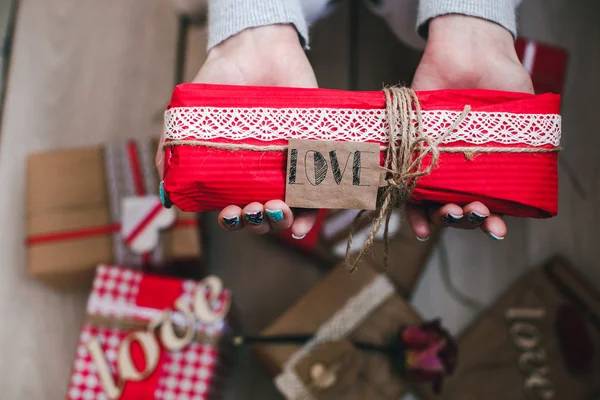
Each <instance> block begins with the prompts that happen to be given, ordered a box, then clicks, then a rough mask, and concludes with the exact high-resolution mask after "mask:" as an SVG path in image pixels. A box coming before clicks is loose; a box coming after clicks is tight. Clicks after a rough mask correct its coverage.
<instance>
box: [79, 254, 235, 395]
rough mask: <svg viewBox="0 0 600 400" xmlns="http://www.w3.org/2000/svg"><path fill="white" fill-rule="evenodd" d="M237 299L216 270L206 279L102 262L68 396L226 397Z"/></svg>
mask: <svg viewBox="0 0 600 400" xmlns="http://www.w3.org/2000/svg"><path fill="white" fill-rule="evenodd" d="M230 305H231V294H230V292H229V291H228V290H227V289H224V288H223V286H222V282H221V280H220V279H219V278H217V277H215V276H209V277H206V278H205V279H203V280H202V281H199V282H198V281H193V280H178V279H172V278H166V277H164V276H159V275H152V274H144V273H142V272H139V271H136V270H132V269H127V268H121V267H115V266H106V265H101V266H99V267H98V268H97V271H96V276H95V279H94V285H93V290H92V293H91V295H90V297H89V300H88V305H87V315H86V320H85V322H84V325H83V327H82V329H81V335H80V338H79V344H78V346H77V352H76V356H75V363H74V366H73V371H72V376H71V380H70V383H69V387H68V391H67V399H68V400H115V399H119V400H163V399H164V400H168V399H176V400H183V399H188V400H190V399H194V400H206V399H215V398H219V394H220V388H221V386H222V384H223V381H224V378H225V374H226V359H227V357H228V351H229V350H228V349H229V346H228V345H227V344H228V343H229V344H231V332H232V328H231V324H230V323H229V320H230V317H229V315H228V314H229V312H230Z"/></svg>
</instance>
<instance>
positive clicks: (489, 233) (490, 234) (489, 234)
mask: <svg viewBox="0 0 600 400" xmlns="http://www.w3.org/2000/svg"><path fill="white" fill-rule="evenodd" d="M488 236H489V237H491V238H492V239H494V240H504V237H500V236H496V235H494V234H493V233H492V232H488Z"/></svg>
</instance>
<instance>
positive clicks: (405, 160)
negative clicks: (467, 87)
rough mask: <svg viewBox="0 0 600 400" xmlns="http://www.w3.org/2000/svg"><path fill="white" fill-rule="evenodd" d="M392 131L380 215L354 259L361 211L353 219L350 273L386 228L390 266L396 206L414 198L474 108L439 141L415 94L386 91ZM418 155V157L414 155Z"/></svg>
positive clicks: (407, 90)
mask: <svg viewBox="0 0 600 400" xmlns="http://www.w3.org/2000/svg"><path fill="white" fill-rule="evenodd" d="M384 93H385V100H386V101H385V104H386V111H387V113H386V114H387V123H388V129H389V145H388V150H387V152H386V155H385V162H384V170H385V171H386V172H387V178H386V181H387V183H388V185H387V186H386V187H385V188H384V189H383V191H382V193H381V196H380V199H382V200H381V201H380V203H381V204H380V205H379V213H378V215H377V217H375V218H374V219H373V223H372V226H371V230H370V232H369V236H368V237H367V240H366V241H365V243H364V244H363V246H362V248H361V250H360V251H359V253H358V254H357V255H356V256H354V257H352V253H351V252H352V236H353V234H354V232H355V231H356V229H357V227H358V223H359V220H360V218H361V217H362V214H363V213H362V212H361V213H358V215H357V216H356V217H355V218H354V221H353V222H352V225H351V227H350V234H349V235H348V244H347V246H346V265H347V267H348V270H349V271H350V272H352V271H355V270H356V268H357V265H358V263H359V262H360V261H361V260H362V259H363V258H364V256H365V255H366V254H367V253H368V251H369V250H370V249H371V247H372V246H373V243H374V242H375V239H376V236H377V232H379V230H380V229H381V226H382V225H383V226H384V235H383V241H384V254H383V257H384V267H385V268H387V265H388V254H389V222H390V217H391V214H392V210H393V208H394V207H399V206H401V205H402V204H403V203H405V202H406V201H407V200H408V199H409V198H410V196H411V195H412V192H413V190H414V189H415V187H416V185H417V181H418V180H419V178H420V177H422V176H425V175H428V174H429V173H431V171H432V170H433V168H434V167H435V165H436V163H437V161H438V158H439V155H440V151H439V149H438V145H439V143H440V142H441V141H443V140H444V138H445V137H446V136H448V135H449V134H451V133H452V132H453V131H454V130H455V129H456V128H457V127H458V126H459V125H460V123H461V122H462V121H463V120H464V119H465V118H466V117H467V115H468V114H469V112H470V111H471V107H470V106H469V105H466V106H465V108H464V109H463V111H462V112H461V113H460V115H459V116H458V117H457V118H456V120H455V121H454V122H453V123H452V125H450V127H449V128H448V129H447V130H446V132H444V134H442V135H441V136H440V137H439V138H438V139H437V140H433V139H432V138H431V137H429V136H427V135H425V133H424V129H423V119H422V113H421V105H420V103H419V99H418V98H417V95H416V93H415V92H414V91H413V90H412V89H410V88H407V87H399V88H398V87H392V88H386V89H384ZM413 110H414V112H415V119H416V135H413V133H412V129H411V120H412V113H413ZM415 155H416V156H415ZM429 155H431V161H430V162H429V164H428V165H426V166H425V167H424V166H423V162H424V160H425V158H426V157H427V156H429Z"/></svg>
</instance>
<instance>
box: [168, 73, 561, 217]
mask: <svg viewBox="0 0 600 400" xmlns="http://www.w3.org/2000/svg"><path fill="white" fill-rule="evenodd" d="M417 95H418V98H419V102H420V105H421V109H422V117H423V122H424V125H425V129H424V133H425V134H427V135H428V136H430V137H432V138H434V139H435V138H441V136H442V135H443V134H444V132H445V130H447V129H448V128H449V127H450V126H451V125H452V124H453V122H455V121H456V120H457V118H458V116H459V115H460V114H461V112H462V111H463V109H464V108H465V105H469V106H470V108H471V111H470V112H469V113H468V115H467V116H466V118H464V119H463V120H462V122H461V123H460V124H459V125H458V127H457V129H455V130H454V131H453V132H452V133H451V134H448V135H445V136H444V137H443V140H442V141H441V143H440V146H439V147H440V149H441V148H450V147H465V146H466V147H476V148H484V147H493V148H502V149H506V148H515V147H518V148H523V149H525V152H508V151H510V150H505V151H502V152H482V153H480V154H476V156H475V157H472V158H471V157H465V155H464V154H461V153H452V152H443V153H442V154H441V156H440V158H439V160H438V162H437V165H436V166H435V168H434V169H433V171H432V172H431V174H429V175H427V176H424V177H422V178H420V179H419V181H418V185H417V187H416V188H415V190H414V191H413V193H412V196H411V198H410V201H412V202H417V203H428V202H431V203H457V204H466V203H469V202H472V201H476V200H478V201H483V202H484V203H485V204H486V205H487V206H488V207H489V208H490V209H491V210H492V211H493V212H497V213H502V214H507V215H513V216H520V217H537V218H545V217H550V216H553V215H556V214H557V211H558V182H557V154H556V152H552V150H555V149H557V148H558V146H559V144H560V115H559V102H560V97H559V96H558V95H554V94H544V95H531V94H525V93H512V92H499V91H490V90H442V91H429V92H419V93H417ZM413 114H414V113H413ZM165 121H166V124H165V126H166V128H165V140H166V142H169V141H177V142H178V143H181V142H179V141H196V142H197V141H200V142H202V143H206V142H209V143H228V144H238V145H239V144H244V145H254V146H285V145H286V144H287V141H288V140H289V139H291V138H295V139H320V140H335V141H363V142H379V143H380V144H382V145H385V144H386V140H387V135H388V134H387V132H386V131H387V123H386V114H385V96H384V94H383V92H348V91H339V90H328V89H298V88H269V87H244V86H221V85H204V84H184V85H179V86H178V87H177V88H176V89H175V91H174V93H173V96H172V100H171V104H170V105H169V107H168V109H167V111H166V114H165ZM413 122H414V115H413ZM544 151H546V152H544ZM383 155H384V154H383V152H382V157H381V161H382V162H383ZM286 158H287V154H286V152H285V151H264V152H263V151H255V150H246V149H244V150H238V149H236V150H229V149H219V148H214V147H206V146H202V145H201V146H197V145H174V146H168V147H166V149H165V175H164V191H165V195H166V196H167V198H168V200H167V202H172V203H173V204H175V205H176V206H177V207H179V208H180V209H182V210H184V211H208V210H218V209H221V208H222V207H224V206H227V205H229V204H236V205H239V206H245V205H247V204H248V203H250V202H253V201H259V202H265V201H268V200H273V199H284V198H285V197H284V195H285V170H286ZM427 162H431V159H430V158H426V159H425V163H427Z"/></svg>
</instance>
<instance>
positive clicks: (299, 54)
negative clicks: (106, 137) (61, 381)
mask: <svg viewBox="0 0 600 400" xmlns="http://www.w3.org/2000/svg"><path fill="white" fill-rule="evenodd" d="M193 82H196V83H212V84H227V85H247V86H287V87H308V88H310V87H317V80H316V78H315V74H314V72H313V70H312V67H311V65H310V63H309V61H308V58H307V57H306V54H305V53H304V50H303V48H302V46H301V44H300V40H299V38H298V34H297V32H296V29H295V28H294V27H293V26H291V25H269V26H262V27H257V28H250V29H246V30H244V31H242V32H240V33H238V34H237V35H235V36H232V37H230V38H229V39H227V40H225V41H224V42H222V43H221V44H219V45H217V46H215V47H213V48H212V49H211V50H210V51H209V53H208V57H207V59H206V61H205V62H204V65H203V66H202V68H200V71H199V72H198V74H197V75H196V77H195V78H194V80H193ZM163 140H164V138H163V137H161V140H160V144H159V148H158V151H157V153H156V166H157V168H158V170H159V173H160V175H161V176H162V175H163V157H164V152H163V150H162V142H163ZM316 215H317V211H315V210H295V212H292V210H291V209H290V208H289V207H288V206H287V205H286V204H285V203H284V202H283V201H281V200H271V201H268V202H266V203H265V204H262V203H258V202H253V203H250V204H248V205H246V206H245V207H244V208H243V209H242V208H240V207H238V206H235V205H230V206H227V207H225V208H224V209H223V210H221V212H220V213H219V216H218V219H219V225H220V226H221V227H222V228H224V229H226V230H229V231H235V230H239V229H242V228H247V229H248V230H249V231H251V232H253V233H257V234H265V233H267V232H269V231H270V230H272V229H274V230H284V229H289V228H291V230H292V234H293V236H294V237H296V238H302V237H304V236H305V235H306V234H307V233H308V232H309V231H310V230H311V228H312V227H313V225H314V223H315V220H316Z"/></svg>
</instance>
